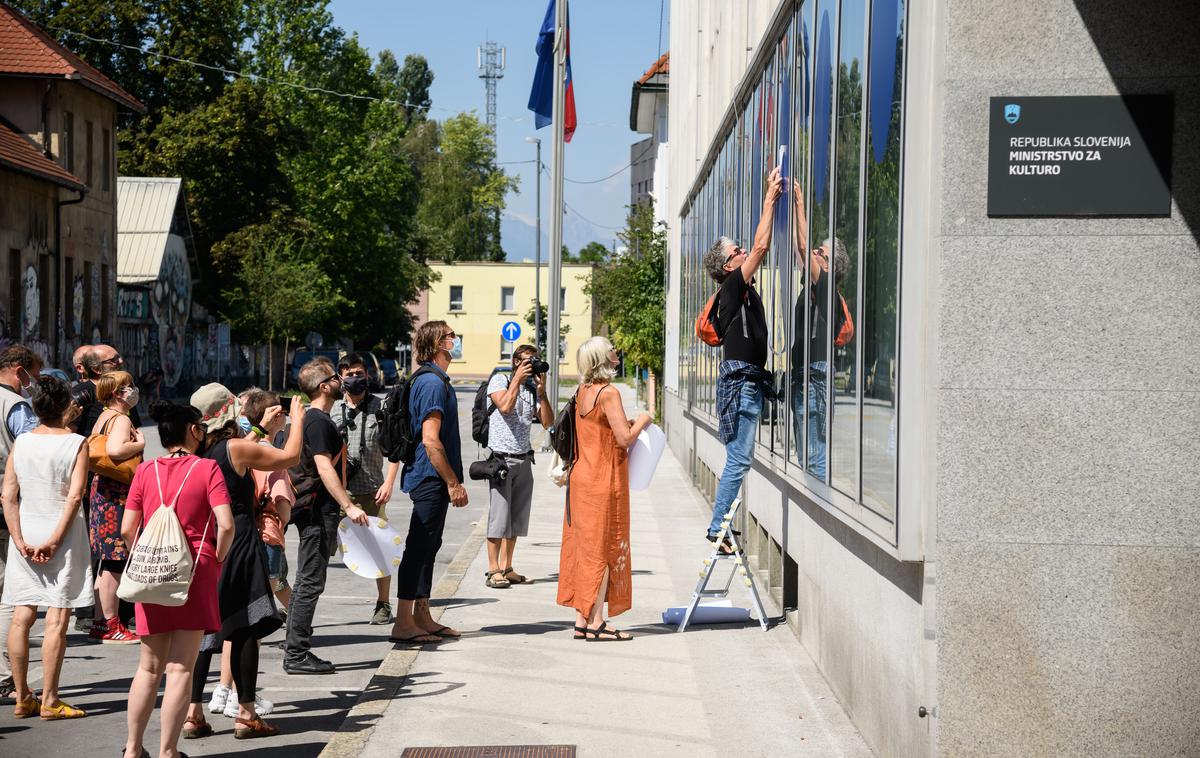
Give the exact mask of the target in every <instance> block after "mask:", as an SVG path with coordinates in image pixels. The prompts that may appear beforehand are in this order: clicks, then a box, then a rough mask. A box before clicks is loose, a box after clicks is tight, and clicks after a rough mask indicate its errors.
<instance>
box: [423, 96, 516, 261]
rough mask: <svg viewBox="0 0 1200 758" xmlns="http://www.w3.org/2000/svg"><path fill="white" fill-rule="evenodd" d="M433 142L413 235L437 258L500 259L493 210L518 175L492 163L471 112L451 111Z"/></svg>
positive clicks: (483, 131) (486, 138)
mask: <svg viewBox="0 0 1200 758" xmlns="http://www.w3.org/2000/svg"><path fill="white" fill-rule="evenodd" d="M437 147H438V152H437V154H436V156H435V157H433V158H432V159H429V160H427V161H426V165H425V170H424V178H423V182H422V187H421V201H420V206H419V207H418V210H417V224H418V226H419V227H420V229H419V231H418V234H419V235H420V236H421V238H422V239H425V240H427V241H429V242H431V243H434V244H435V245H436V257H437V258H439V259H441V260H446V261H456V260H460V261H480V260H491V261H502V260H504V250H503V249H501V247H500V224H499V220H498V219H499V217H498V215H497V212H498V211H501V210H503V209H504V198H505V195H507V194H508V193H509V192H510V191H516V189H517V180H516V179H515V178H513V177H510V176H508V175H507V174H505V173H504V171H503V170H501V169H499V168H497V166H496V147H495V144H494V143H493V141H492V135H491V133H490V132H489V130H488V127H487V126H486V125H485V124H484V123H483V122H481V121H480V120H479V119H478V118H476V116H475V115H474V114H472V113H462V114H459V115H457V116H453V117H451V118H449V119H447V120H446V121H445V123H443V124H441V126H440V128H439V130H438V139H437ZM430 257H431V258H432V257H434V256H432V255H431V256H430Z"/></svg>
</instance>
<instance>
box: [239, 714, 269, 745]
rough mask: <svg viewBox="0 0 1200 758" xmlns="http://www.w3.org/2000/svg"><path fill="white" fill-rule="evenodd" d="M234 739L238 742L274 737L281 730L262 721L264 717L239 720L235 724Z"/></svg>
mask: <svg viewBox="0 0 1200 758" xmlns="http://www.w3.org/2000/svg"><path fill="white" fill-rule="evenodd" d="M233 723H234V728H233V737H234V739H238V740H248V739H252V738H254V737H274V736H275V735H277V734H279V729H277V728H276V727H273V726H271V725H270V724H268V723H267V722H265V721H263V720H262V716H255V717H254V718H252V719H241V718H239V719H237V720H235V721H234V722H233Z"/></svg>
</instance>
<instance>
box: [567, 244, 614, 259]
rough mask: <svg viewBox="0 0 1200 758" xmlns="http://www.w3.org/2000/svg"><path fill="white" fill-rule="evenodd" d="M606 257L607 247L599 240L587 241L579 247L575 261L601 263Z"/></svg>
mask: <svg viewBox="0 0 1200 758" xmlns="http://www.w3.org/2000/svg"><path fill="white" fill-rule="evenodd" d="M607 258H608V248H607V247H605V246H604V244H603V243H600V242H589V243H587V244H586V245H584V246H583V247H581V248H579V253H578V255H576V256H575V261H576V262H578V263H603V262H604V261H605V260H606V259H607Z"/></svg>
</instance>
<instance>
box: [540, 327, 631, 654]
mask: <svg viewBox="0 0 1200 758" xmlns="http://www.w3.org/2000/svg"><path fill="white" fill-rule="evenodd" d="M577 361H578V365H579V375H580V377H579V381H580V385H579V389H578V390H577V391H576V393H575V433H576V435H577V437H578V448H579V452H578V455H577V457H576V459H575V465H574V466H573V467H572V468H571V475H570V484H569V485H568V487H567V494H568V497H567V509H566V513H565V514H564V516H563V537H562V552H561V553H560V555H559V561H558V604H559V605H565V606H569V607H571V608H574V609H575V639H577V640H584V639H586V640H589V641H594V642H615V641H623V640H629V639H632V637H630V636H629V635H628V634H626V633H625V632H622V631H620V630H618V629H613V628H612V627H610V626H608V623H607V622H606V621H605V614H604V604H605V602H607V603H608V613H609V615H611V616H617V615H620V614H621V613H624V612H625V611H627V610H629V608H630V606H631V605H632V603H633V583H632V571H631V568H630V565H629V462H628V457H629V456H628V452H627V451H628V449H629V447H630V446H631V445H632V444H633V443H634V442H635V441H636V440H637V438H638V435H639V434H641V432H642V430H643V429H645V428H646V427H647V426H649V425H650V422H651V418H650V415H649V414H648V413H641V414H639V415H638V417H637V420H636V421H630V420H629V419H628V418H627V417H626V416H625V409H624V407H623V406H622V404H621V395H620V393H619V392H617V389H616V388H615V387H613V386H612V385H611V384H610V381H611V380H612V378H613V377H614V376H615V375H616V366H617V364H618V362H619V360H618V358H617V353H616V351H615V350H614V349H613V346H612V344H611V343H610V342H609V341H608V340H606V339H604V338H603V337H592V338H591V339H589V340H588V341H586V342H584V343H583V344H582V345H580V346H579V352H578V354H577Z"/></svg>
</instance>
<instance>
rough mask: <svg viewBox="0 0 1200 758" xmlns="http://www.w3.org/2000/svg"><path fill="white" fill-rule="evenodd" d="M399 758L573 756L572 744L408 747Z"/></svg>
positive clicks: (569, 757)
mask: <svg viewBox="0 0 1200 758" xmlns="http://www.w3.org/2000/svg"><path fill="white" fill-rule="evenodd" d="M400 758H575V746H574V745H476V746H473V747H408V748H404V752H403V753H401V754H400Z"/></svg>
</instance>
